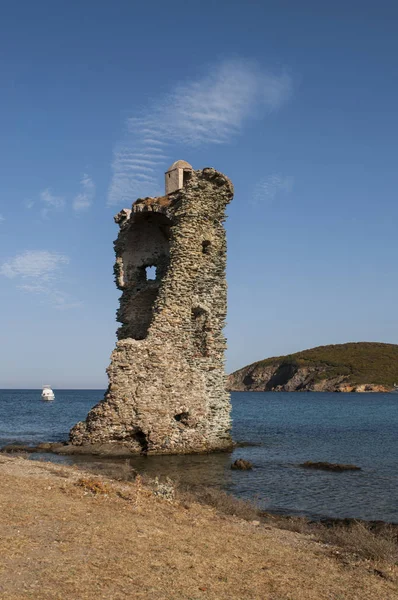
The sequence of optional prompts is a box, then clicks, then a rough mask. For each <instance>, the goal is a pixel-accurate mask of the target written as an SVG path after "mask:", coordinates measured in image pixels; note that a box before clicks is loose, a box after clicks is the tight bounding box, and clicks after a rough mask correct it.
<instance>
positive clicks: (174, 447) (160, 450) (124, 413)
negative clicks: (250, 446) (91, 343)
mask: <svg viewBox="0 0 398 600" xmlns="http://www.w3.org/2000/svg"><path fill="white" fill-rule="evenodd" d="M209 369H210V371H209V373H211V370H212V367H211V365H209ZM108 375H109V381H110V383H109V387H108V390H107V393H106V395H105V398H104V400H103V401H102V402H100V403H99V404H97V405H96V406H95V407H94V408H93V409H92V410H91V411H90V413H89V415H88V417H87V419H86V421H83V422H80V423H78V424H77V425H75V427H74V428H73V429H72V431H71V439H72V442H73V445H78V446H80V445H85V446H86V445H96V446H98V445H100V446H102V449H101V448H100V450H101V451H102V452H104V453H107V452H109V453H110V454H113V453H117V452H118V451H121V447H124V448H125V450H126V451H127V452H130V453H144V454H176V453H178V454H181V453H196V452H198V453H200V452H209V451H215V450H228V449H230V448H231V447H232V441H231V436H230V431H229V430H230V416H229V413H230V404H229V394H228V393H227V392H226V391H225V386H224V385H222V386H221V387H218V385H217V384H218V381H219V378H218V377H217V378H216V381H214V382H212V380H211V378H210V380H209V383H208V385H210V386H211V389H210V390H206V381H205V379H204V378H203V377H202V376H201V373H200V372H198V371H197V370H196V369H195V368H193V367H192V366H190V365H189V364H188V363H187V361H186V360H185V359H184V357H183V356H181V355H178V353H177V352H176V349H175V348H174V347H173V346H172V345H171V344H168V343H167V342H163V341H158V340H142V341H136V340H131V339H126V340H122V341H120V342H117V345H116V349H115V350H114V351H113V353H112V357H111V366H110V367H109V369H108ZM221 381H222V382H224V380H221ZM214 383H215V384H216V386H217V387H215V386H214V385H212V384H214ZM209 392H210V394H209ZM205 399H208V400H207V402H204V400H205ZM116 446H118V447H120V448H118V449H117V448H116ZM87 449H88V448H87Z"/></svg>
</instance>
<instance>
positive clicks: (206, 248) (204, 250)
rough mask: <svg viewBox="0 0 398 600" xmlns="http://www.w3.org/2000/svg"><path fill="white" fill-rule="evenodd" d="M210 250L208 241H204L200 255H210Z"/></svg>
mask: <svg viewBox="0 0 398 600" xmlns="http://www.w3.org/2000/svg"><path fill="white" fill-rule="evenodd" d="M210 250H211V242H209V240H204V241H203V242H202V253H203V254H210Z"/></svg>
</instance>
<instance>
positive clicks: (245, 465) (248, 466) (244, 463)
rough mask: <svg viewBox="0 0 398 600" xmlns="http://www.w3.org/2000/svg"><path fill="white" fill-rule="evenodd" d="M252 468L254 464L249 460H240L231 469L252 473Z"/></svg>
mask: <svg viewBox="0 0 398 600" xmlns="http://www.w3.org/2000/svg"><path fill="white" fill-rule="evenodd" d="M252 468H253V463H251V462H250V461H249V460H244V459H243V458H238V459H237V460H236V461H235V462H234V463H232V465H231V469H234V470H237V471H251V470H252Z"/></svg>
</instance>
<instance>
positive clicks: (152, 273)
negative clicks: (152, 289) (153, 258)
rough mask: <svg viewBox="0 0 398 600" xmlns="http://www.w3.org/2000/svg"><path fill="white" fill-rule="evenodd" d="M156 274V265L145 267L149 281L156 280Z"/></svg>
mask: <svg viewBox="0 0 398 600" xmlns="http://www.w3.org/2000/svg"><path fill="white" fill-rule="evenodd" d="M156 275H157V273H156V267H155V266H154V265H150V266H148V267H145V276H146V280H147V281H155V279H156Z"/></svg>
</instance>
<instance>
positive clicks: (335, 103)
mask: <svg viewBox="0 0 398 600" xmlns="http://www.w3.org/2000/svg"><path fill="white" fill-rule="evenodd" d="M397 25H398V5H397V4H396V2H392V1H391V2H388V1H386V0H381V1H380V2H377V3H376V2H374V1H373V0H372V1H369V0H368V1H366V0H362V1H357V0H351V1H350V2H348V3H347V2H343V1H341V0H337V1H335V2H333V3H332V2H319V1H318V2H316V1H309V0H302V2H297V1H296V0H285V1H283V0H278V1H266V0H264V1H262V2H259V1H251V0H245V1H243V0H239V1H236V0H235V1H228V2H225V1H223V0H220V1H219V2H209V1H208V0H204V1H202V2H201V3H200V4H198V3H197V2H195V3H194V2H187V1H186V0H185V1H184V2H182V1H172V2H169V3H165V2H160V1H154V2H147V3H136V2H131V0H114V2H112V3H111V2H105V1H102V0H96V1H93V0H84V1H83V2H77V1H76V0H71V1H69V2H67V3H61V2H53V1H51V2H50V1H49V0H38V1H37V2H28V1H27V0H19V1H17V2H14V3H7V5H4V6H3V7H2V18H1V20H0V77H1V95H0V104H1V110H0V132H1V136H0V161H1V169H0V290H1V294H0V314H1V331H2V341H3V343H2V344H1V347H0V365H1V369H0V387H38V386H41V385H42V384H43V383H46V382H47V380H48V381H49V382H50V383H51V384H52V385H53V386H54V387H77V388H79V387H88V388H90V387H98V388H101V387H104V386H105V385H106V376H105V368H106V366H107V364H108V362H109V355H110V353H111V351H112V349H113V347H114V344H115V329H116V326H117V324H116V322H115V311H116V308H117V301H118V291H117V290H116V288H115V286H114V283H113V275H112V266H113V258H114V257H113V248H112V241H113V239H114V238H115V237H116V235H117V228H116V226H115V225H114V223H113V215H114V214H115V213H116V212H118V211H119V210H120V209H121V208H123V207H124V206H129V205H130V204H131V203H132V202H133V201H134V200H135V199H136V198H137V197H138V196H140V195H153V194H156V193H159V192H162V189H163V172H164V171H165V170H166V169H167V167H168V166H169V164H171V163H172V162H173V161H174V160H176V159H179V158H182V159H185V160H188V161H189V162H190V163H191V164H193V166H194V167H195V168H202V167H205V166H214V167H215V168H217V169H219V170H220V171H222V172H224V173H225V174H227V175H228V176H229V177H230V178H231V179H232V180H233V182H234V184H235V191H236V195H235V199H234V201H233V202H232V204H231V205H230V207H229V209H228V221H227V232H228V249H229V255H228V284H229V311H228V325H227V327H226V334H227V337H228V355H227V369H228V371H231V370H233V369H236V368H238V367H240V366H243V365H245V364H247V363H249V362H252V361H255V360H259V359H261V358H264V357H266V356H271V355H280V354H286V353H291V352H294V351H298V350H301V349H304V348H309V347H313V346H317V345H321V344H329V343H341V342H347V341H361V340H367V341H385V342H392V343H398V325H397V319H396V298H397V294H398V277H397V273H396V263H397V231H398V229H397V227H398V202H397V187H398V170H397V139H398V120H397V114H396V113H397V99H398V98H397V96H398V79H397V72H396V57H397V56H398V38H397V35H396V31H397Z"/></svg>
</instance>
